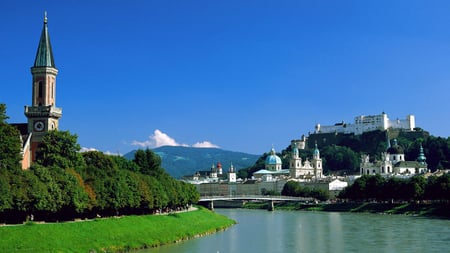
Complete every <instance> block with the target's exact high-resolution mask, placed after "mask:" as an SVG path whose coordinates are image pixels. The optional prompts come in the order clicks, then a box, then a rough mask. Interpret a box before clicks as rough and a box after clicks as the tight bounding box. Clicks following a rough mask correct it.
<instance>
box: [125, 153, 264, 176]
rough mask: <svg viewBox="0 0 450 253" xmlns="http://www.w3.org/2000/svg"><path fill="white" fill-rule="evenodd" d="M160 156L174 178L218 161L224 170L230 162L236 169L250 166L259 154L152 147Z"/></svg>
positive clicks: (132, 155)
mask: <svg viewBox="0 0 450 253" xmlns="http://www.w3.org/2000/svg"><path fill="white" fill-rule="evenodd" d="M152 151H153V152H155V153H156V154H157V155H159V156H160V157H161V160H162V167H163V168H164V169H165V170H166V172H167V173H169V174H170V175H171V176H173V177H175V178H181V177H182V176H185V175H193V174H194V173H195V172H197V171H200V170H209V169H210V168H211V165H212V164H217V162H220V163H221V164H222V166H223V170H224V172H227V171H228V169H229V167H230V165H231V163H232V164H233V166H234V167H235V168H237V169H241V168H247V167H250V166H252V165H253V164H254V163H255V161H256V160H257V159H258V157H259V156H257V155H252V154H247V153H242V152H234V151H228V150H223V149H219V148H193V147H182V146H162V147H158V148H155V149H152ZM135 152H136V151H135V150H134V151H131V152H129V153H127V154H125V155H124V157H125V158H128V159H131V160H132V159H133V158H134V153H135Z"/></svg>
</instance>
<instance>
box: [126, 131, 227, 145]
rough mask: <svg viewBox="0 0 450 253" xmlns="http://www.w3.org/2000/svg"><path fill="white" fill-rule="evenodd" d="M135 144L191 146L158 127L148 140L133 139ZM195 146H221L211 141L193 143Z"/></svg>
mask: <svg viewBox="0 0 450 253" xmlns="http://www.w3.org/2000/svg"><path fill="white" fill-rule="evenodd" d="M131 145H133V146H140V147H143V148H146V147H149V148H157V147H161V146H183V147H189V145H187V144H182V143H178V142H177V141H176V140H175V139H174V138H172V137H170V136H169V135H167V134H166V133H163V132H162V131H160V130H159V129H156V130H155V131H154V132H153V134H152V135H150V136H149V138H148V140H146V141H133V142H132V143H131ZM192 147H194V148H218V147H219V146H217V145H215V144H213V143H211V142H209V141H201V142H197V143H195V144H193V145H192Z"/></svg>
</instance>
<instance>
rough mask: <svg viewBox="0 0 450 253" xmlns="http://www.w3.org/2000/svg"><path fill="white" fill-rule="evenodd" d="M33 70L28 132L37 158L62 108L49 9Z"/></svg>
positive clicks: (32, 156) (56, 127)
mask: <svg viewBox="0 0 450 253" xmlns="http://www.w3.org/2000/svg"><path fill="white" fill-rule="evenodd" d="M31 74H32V76H33V77H32V101H31V106H25V116H26V117H27V118H28V132H29V133H31V159H32V161H35V160H36V150H37V147H38V145H39V143H40V142H41V141H42V137H43V136H44V135H45V134H46V133H47V132H48V131H51V130H57V129H58V125H59V118H61V116H62V109H61V108H58V107H56V75H57V74H58V69H56V66H55V61H54V58H53V51H52V46H51V44H50V36H49V33H48V27H47V13H45V16H44V27H43V28H42V33H41V38H40V40H39V45H38V49H37V53H36V59H35V61H34V65H33V67H31Z"/></svg>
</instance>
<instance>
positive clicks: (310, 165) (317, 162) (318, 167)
mask: <svg viewBox="0 0 450 253" xmlns="http://www.w3.org/2000/svg"><path fill="white" fill-rule="evenodd" d="M289 175H290V176H291V178H315V179H318V178H321V177H322V176H323V168H322V159H321V158H320V151H319V149H318V148H317V144H315V147H314V151H313V157H312V159H311V161H309V160H308V159H306V160H305V161H304V162H303V163H302V158H300V156H299V151H298V147H297V144H296V143H294V144H293V147H292V153H291V159H290V164H289Z"/></svg>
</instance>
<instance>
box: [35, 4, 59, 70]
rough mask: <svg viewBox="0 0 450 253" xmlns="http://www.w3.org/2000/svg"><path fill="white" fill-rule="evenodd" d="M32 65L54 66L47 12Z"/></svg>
mask: <svg viewBox="0 0 450 253" xmlns="http://www.w3.org/2000/svg"><path fill="white" fill-rule="evenodd" d="M33 67H35V68H36V67H52V68H55V60H54V59H53V52H52V45H51V44H50V35H49V34H48V28H47V12H45V16H44V27H43V28H42V33H41V39H40V40H39V46H38V50H37V53H36V59H35V60H34V65H33Z"/></svg>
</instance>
